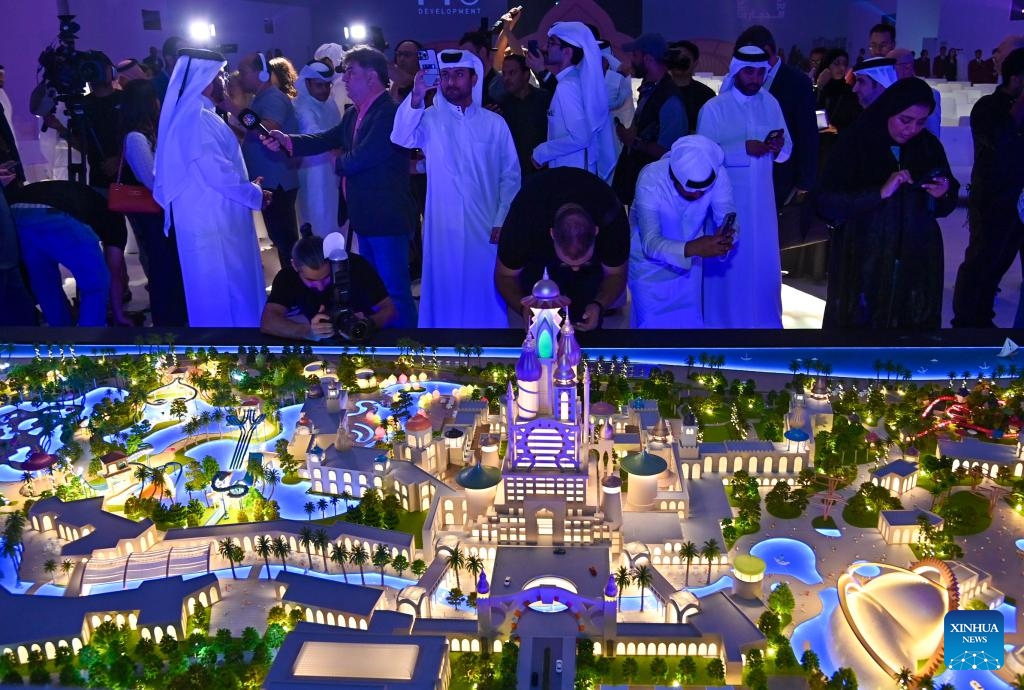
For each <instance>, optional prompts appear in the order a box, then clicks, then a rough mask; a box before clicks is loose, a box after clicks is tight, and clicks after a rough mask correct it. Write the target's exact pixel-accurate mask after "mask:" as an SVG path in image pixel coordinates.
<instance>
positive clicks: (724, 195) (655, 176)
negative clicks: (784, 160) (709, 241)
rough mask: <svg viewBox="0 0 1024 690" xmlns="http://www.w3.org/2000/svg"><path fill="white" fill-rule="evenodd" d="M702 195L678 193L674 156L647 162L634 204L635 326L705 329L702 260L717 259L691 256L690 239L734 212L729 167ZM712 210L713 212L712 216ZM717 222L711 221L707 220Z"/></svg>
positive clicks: (712, 228) (631, 284)
mask: <svg viewBox="0 0 1024 690" xmlns="http://www.w3.org/2000/svg"><path fill="white" fill-rule="evenodd" d="M715 173H716V175H717V177H716V179H715V184H714V186H713V187H712V188H711V189H710V190H709V191H708V192H707V193H706V194H704V195H703V196H702V197H701V198H699V199H697V200H695V201H688V200H686V199H684V198H683V197H681V196H679V193H678V192H676V189H675V186H674V185H673V184H672V179H671V178H670V177H669V160H668V158H667V157H666V158H662V159H661V160H659V161H655V162H654V163H651V164H650V165H647V166H645V167H644V169H643V170H642V171H641V172H640V176H639V177H638V178H637V184H636V198H635V199H634V200H633V205H632V206H631V207H630V209H629V226H630V238H629V294H630V296H631V297H632V300H633V309H632V312H631V320H632V325H633V327H634V328H703V327H704V316H703V310H702V306H701V293H702V290H701V281H702V271H703V264H705V262H708V263H710V262H717V261H718V259H717V258H714V259H703V258H701V257H687V256H686V251H685V250H686V243H687V242H689V241H690V240H693V239H696V238H697V237H699V236H700V235H703V234H705V233H708V234H712V233H714V232H715V230H716V229H717V228H718V227H719V226H721V224H722V222H723V221H724V220H725V215H726V214H727V213H731V212H733V211H735V210H736V209H735V207H734V205H733V200H732V185H731V184H730V182H729V174H728V173H727V172H726V171H725V169H724V168H722V167H719V168H718V169H717V170H715ZM709 212H710V215H709ZM709 219H710V220H712V221H713V222H711V223H709V222H708V221H709Z"/></svg>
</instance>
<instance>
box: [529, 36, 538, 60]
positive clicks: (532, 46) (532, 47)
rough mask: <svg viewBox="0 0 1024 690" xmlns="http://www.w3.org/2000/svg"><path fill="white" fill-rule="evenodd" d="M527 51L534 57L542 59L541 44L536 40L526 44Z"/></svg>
mask: <svg viewBox="0 0 1024 690" xmlns="http://www.w3.org/2000/svg"><path fill="white" fill-rule="evenodd" d="M526 50H527V51H529V53H530V55H532V56H534V57H540V43H538V42H537V40H536V39H530V40H529V41H527V43H526Z"/></svg>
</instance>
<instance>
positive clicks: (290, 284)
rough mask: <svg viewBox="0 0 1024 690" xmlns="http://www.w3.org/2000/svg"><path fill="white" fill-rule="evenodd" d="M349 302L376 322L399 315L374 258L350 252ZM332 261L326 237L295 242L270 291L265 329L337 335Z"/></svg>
mask: <svg viewBox="0 0 1024 690" xmlns="http://www.w3.org/2000/svg"><path fill="white" fill-rule="evenodd" d="M348 261H349V278H350V281H351V287H350V289H349V308H350V309H351V310H352V312H353V313H354V314H355V315H356V316H357V317H359V318H368V319H370V320H371V321H373V325H374V326H376V327H377V328H384V327H386V326H387V325H388V324H390V323H391V321H392V320H393V319H394V316H395V304H394V302H392V301H391V298H390V297H389V296H388V293H387V290H386V289H385V288H384V282H383V281H382V280H381V279H380V276H379V275H377V272H376V271H375V270H373V266H372V265H370V262H369V261H367V260H366V259H364V258H363V257H361V256H359V255H358V254H349V255H348ZM330 287H331V264H330V262H329V261H327V260H326V259H324V240H323V238H322V237H316V236H312V237H303V238H301V239H300V240H299V241H298V242H296V243H295V245H294V246H293V247H292V260H291V265H290V266H286V267H284V268H282V269H281V271H280V272H279V273H278V274H277V276H275V277H274V283H273V285H272V286H271V288H270V297H268V298H267V304H266V305H265V306H264V307H263V316H262V319H261V320H260V330H261V331H263V332H264V333H268V334H270V335H278V336H281V337H283V338H295V339H306V340H322V339H324V338H330V337H331V336H333V335H334V326H333V324H332V323H331V320H330V317H329V316H328V315H327V307H328V302H329V300H330Z"/></svg>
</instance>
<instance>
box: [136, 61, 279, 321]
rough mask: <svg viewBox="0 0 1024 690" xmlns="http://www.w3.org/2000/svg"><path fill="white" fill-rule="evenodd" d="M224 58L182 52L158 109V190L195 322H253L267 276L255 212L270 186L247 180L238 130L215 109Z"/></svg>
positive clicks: (259, 309) (257, 318)
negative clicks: (159, 109)
mask: <svg viewBox="0 0 1024 690" xmlns="http://www.w3.org/2000/svg"><path fill="white" fill-rule="evenodd" d="M226 64H227V63H226V61H225V60H224V56H223V55H221V54H220V53H215V52H213V51H210V50H194V49H184V50H182V51H180V52H179V59H178V61H177V62H176V63H175V65H174V72H173V73H172V74H171V80H170V84H169V85H168V87H167V98H166V100H165V101H164V104H163V108H162V109H161V111H160V145H159V146H158V147H157V151H156V161H155V173H156V174H155V183H154V187H153V196H154V198H155V199H156V200H157V202H158V203H159V204H160V205H161V206H163V208H164V211H165V218H166V220H165V225H164V232H171V231H173V232H174V233H175V235H176V241H177V244H178V255H179V256H180V258H181V275H182V278H183V279H184V283H185V303H186V306H187V307H188V322H189V325H190V326H204V327H221V326H234V327H243V328H255V327H257V326H259V325H260V315H261V314H262V312H263V303H264V301H265V300H266V283H265V281H264V278H263V264H262V263H261V261H260V249H259V245H258V244H257V242H256V227H255V225H254V224H253V215H252V212H253V211H258V210H259V209H261V208H262V207H263V206H264V205H265V204H266V203H268V202H269V200H270V192H264V191H262V190H261V189H260V186H259V180H257V181H256V182H251V181H250V180H249V174H248V172H247V171H246V168H245V161H244V160H243V159H242V150H241V148H240V147H239V146H238V139H237V138H236V137H235V133H234V132H233V131H232V130H231V128H230V127H228V126H227V125H226V124H225V123H224V121H223V120H222V119H220V118H219V117H218V116H217V113H216V112H214V109H213V100H211V96H213V95H214V94H215V93H216V92H217V90H218V89H220V88H223V81H222V76H221V71H222V70H223V69H224V66H225V65H226ZM218 98H219V97H218Z"/></svg>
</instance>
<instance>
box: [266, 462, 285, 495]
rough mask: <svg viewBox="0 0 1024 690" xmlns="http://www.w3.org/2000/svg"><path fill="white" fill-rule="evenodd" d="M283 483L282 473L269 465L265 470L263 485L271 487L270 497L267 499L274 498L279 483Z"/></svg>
mask: <svg viewBox="0 0 1024 690" xmlns="http://www.w3.org/2000/svg"><path fill="white" fill-rule="evenodd" d="M280 481H281V473H280V472H278V471H277V469H276V468H274V467H270V466H269V465H268V466H266V467H264V468H263V485H264V486H267V485H269V486H270V495H269V496H267V499H268V500H269V499H271V498H273V497H274V489H275V488H277V483H278V482H280Z"/></svg>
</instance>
